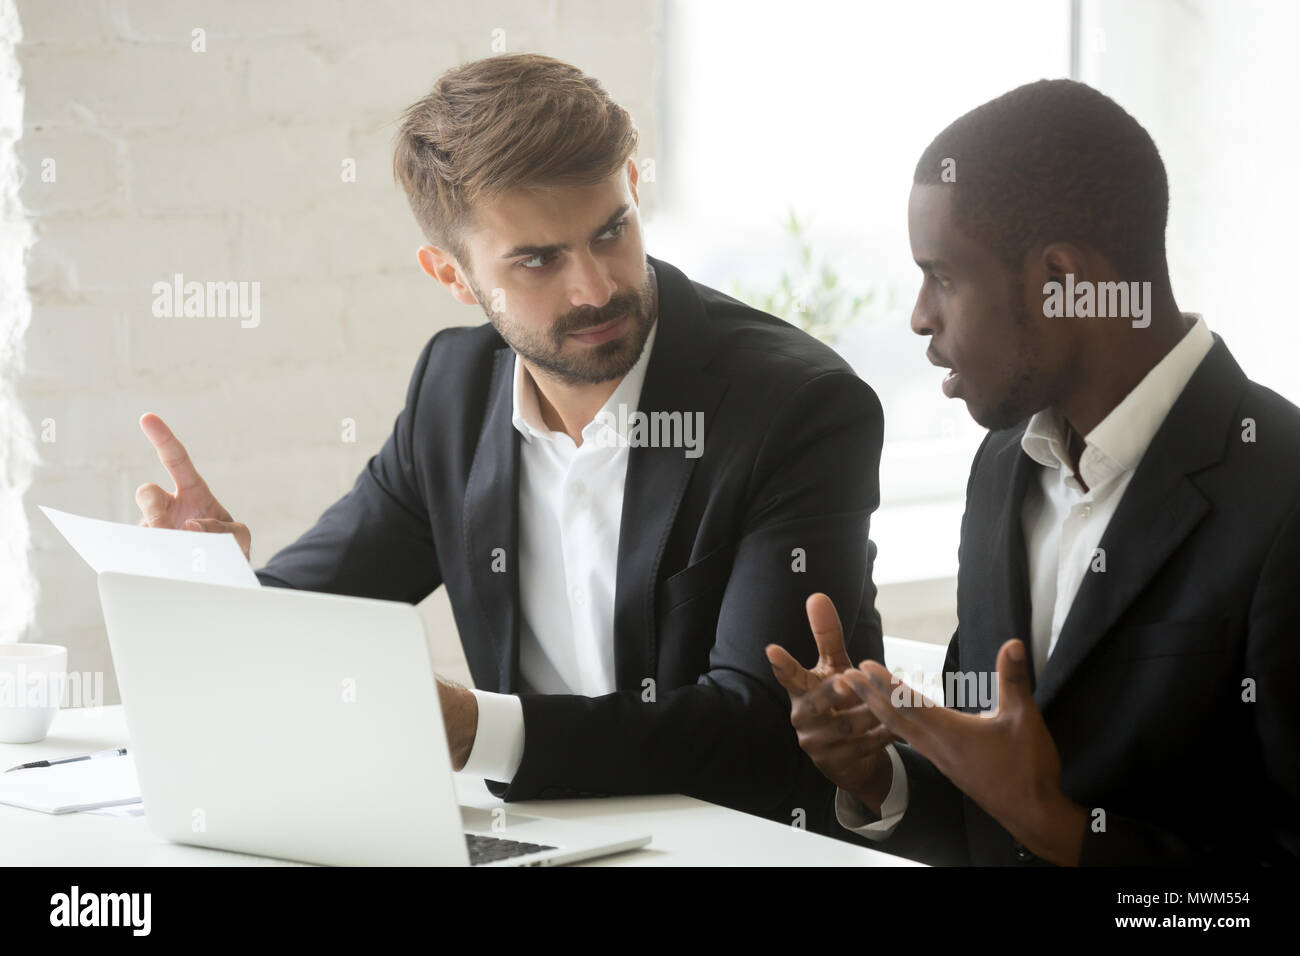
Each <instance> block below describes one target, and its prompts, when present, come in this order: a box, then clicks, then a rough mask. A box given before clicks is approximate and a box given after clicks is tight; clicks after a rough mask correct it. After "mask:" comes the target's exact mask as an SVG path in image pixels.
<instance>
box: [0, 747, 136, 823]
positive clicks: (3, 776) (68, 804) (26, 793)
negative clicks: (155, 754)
mask: <svg viewBox="0 0 1300 956" xmlns="http://www.w3.org/2000/svg"><path fill="white" fill-rule="evenodd" d="M139 800H140V784H139V781H137V780H136V776H135V761H134V760H132V759H131V755H130V754H126V755H125V756H121V757H99V758H97V759H95V760H78V761H76V762H75V763H61V764H55V765H54V766H53V767H33V768H31V769H30V770H14V771H12V772H11V773H0V803H4V804H8V805H9V806H11V807H22V808H23V809H24V810H39V811H41V812H42V813H72V812H74V811H77V810H94V809H97V808H99V807H116V806H121V805H122V804H127V803H138V802H139Z"/></svg>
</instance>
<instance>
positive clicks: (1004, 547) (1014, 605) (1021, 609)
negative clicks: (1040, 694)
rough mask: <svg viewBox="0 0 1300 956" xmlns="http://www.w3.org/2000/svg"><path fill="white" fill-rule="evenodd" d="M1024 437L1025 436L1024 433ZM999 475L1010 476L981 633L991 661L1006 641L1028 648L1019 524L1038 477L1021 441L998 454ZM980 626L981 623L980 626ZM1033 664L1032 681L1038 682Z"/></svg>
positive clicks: (1025, 583) (1025, 566) (1026, 573)
mask: <svg viewBox="0 0 1300 956" xmlns="http://www.w3.org/2000/svg"><path fill="white" fill-rule="evenodd" d="M1022 434H1023V432H1022ZM998 455H999V459H1000V460H999V465H1000V467H999V468H998V473H999V474H1007V473H1008V472H1009V473H1010V480H1009V481H1008V482H1007V483H1006V494H1005V495H1004V496H1003V499H1002V508H1001V512H1000V514H999V515H998V520H997V524H996V526H995V527H996V528H997V532H996V537H995V540H994V549H993V560H992V561H990V562H988V568H989V576H990V581H989V592H988V594H989V599H990V602H991V611H992V620H991V621H988V622H986V623H987V626H981V627H980V631H979V633H984V634H989V635H992V637H993V640H994V644H993V648H992V650H991V656H990V658H989V659H990V660H993V659H996V657H997V653H998V648H999V647H1001V646H1002V643H1003V642H1004V641H1008V640H1011V639H1012V638H1017V637H1018V638H1021V639H1023V640H1024V641H1025V644H1026V646H1028V644H1029V641H1030V635H1029V585H1028V581H1029V564H1028V561H1027V559H1026V556H1025V535H1024V530H1023V525H1022V524H1021V520H1020V509H1021V506H1022V504H1023V503H1024V500H1025V491H1026V489H1027V488H1028V487H1029V482H1030V479H1031V478H1033V476H1034V474H1035V467H1036V466H1035V462H1034V461H1033V459H1031V458H1030V457H1029V456H1028V455H1026V454H1025V453H1024V451H1023V449H1021V447H1020V440H1019V438H1018V437H1017V438H1016V440H1015V441H1013V442H1011V443H1010V444H1008V445H1007V446H1006V447H1004V448H1003V449H1002V450H1001V451H1000V452H999V453H998ZM977 623H978V622H977ZM1029 660H1030V662H1031V663H1030V667H1029V671H1030V681H1031V686H1032V683H1033V682H1035V681H1036V679H1037V675H1035V674H1034V673H1033V670H1034V668H1033V664H1032V660H1033V658H1032V655H1031V656H1030V658H1029Z"/></svg>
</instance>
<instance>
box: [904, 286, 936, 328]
mask: <svg viewBox="0 0 1300 956" xmlns="http://www.w3.org/2000/svg"><path fill="white" fill-rule="evenodd" d="M909 324H910V325H911V326H912V331H913V332H915V333H916V334H917V335H934V334H935V333H936V332H937V331H939V313H938V310H936V309H935V308H934V305H933V303H932V302H931V301H930V298H929V296H927V295H926V294H925V292H924V290H923V291H921V292H920V293H919V294H918V295H917V297H916V305H915V306H913V307H912V319H911V322H910V323H909Z"/></svg>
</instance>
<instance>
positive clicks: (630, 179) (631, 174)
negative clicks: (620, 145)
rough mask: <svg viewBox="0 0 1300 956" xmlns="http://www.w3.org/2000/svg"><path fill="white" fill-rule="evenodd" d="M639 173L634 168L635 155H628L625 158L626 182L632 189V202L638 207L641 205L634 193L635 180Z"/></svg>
mask: <svg viewBox="0 0 1300 956" xmlns="http://www.w3.org/2000/svg"><path fill="white" fill-rule="evenodd" d="M639 175H640V173H639V172H638V171H637V168H636V157H635V156H629V157H628V158H627V183H628V186H629V187H630V188H631V190H632V202H634V203H636V205H637V207H638V208H640V206H641V198H640V197H639V196H638V195H637V194H636V180H637V177H638V176H639Z"/></svg>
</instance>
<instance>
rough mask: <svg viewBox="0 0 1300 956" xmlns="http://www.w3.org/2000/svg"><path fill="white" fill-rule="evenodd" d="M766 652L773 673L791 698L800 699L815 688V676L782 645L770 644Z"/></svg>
mask: <svg viewBox="0 0 1300 956" xmlns="http://www.w3.org/2000/svg"><path fill="white" fill-rule="evenodd" d="M764 650H765V651H766V653H767V660H768V663H770V664H771V665H772V673H773V674H774V675H775V676H776V679H777V681H778V682H779V683H780V685H781V686H782V687H784V688H785V689H786V692H787V693H788V694H789V695H790V697H791V698H795V697H800V696H802V695H803V694H805V693H807V692H808V689H809V687H811V686H815V684H816V681H815V679H814V678H813V676H812V675H811V674H809V673H808V671H806V670H804V668H803V665H802V664H800V663H799V662H798V661H797V660H795V659H794V658H793V657H791V656H790V652H789V651H787V650H786V649H785V648H784V647H782V646H781V645H780V644H769V645H767V647H766V648H765V649H764Z"/></svg>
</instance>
